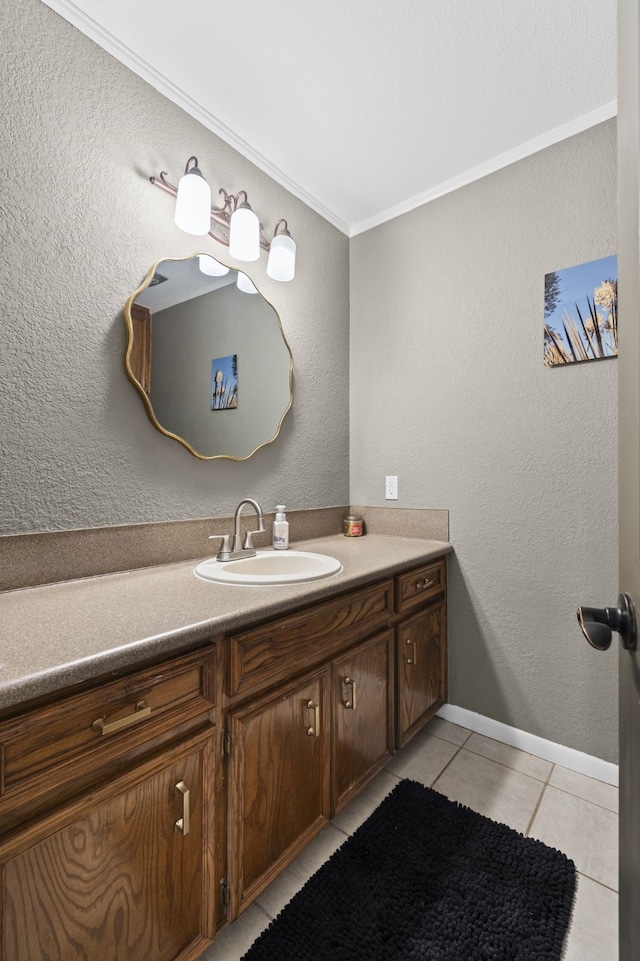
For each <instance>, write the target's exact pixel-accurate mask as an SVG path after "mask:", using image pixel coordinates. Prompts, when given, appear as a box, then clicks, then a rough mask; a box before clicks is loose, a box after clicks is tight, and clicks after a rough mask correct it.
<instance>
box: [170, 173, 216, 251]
mask: <svg viewBox="0 0 640 961" xmlns="http://www.w3.org/2000/svg"><path fill="white" fill-rule="evenodd" d="M175 220H176V224H177V226H178V227H179V228H180V230H184V232H185V233H187V234H194V235H195V236H196V237H202V236H204V235H205V234H208V233H209V231H210V230H211V187H210V186H209V184H208V183H207V181H206V180H205V179H204V177H203V176H202V174H201V173H200V172H198V173H194V171H193V170H190V171H189V172H188V173H186V174H184V176H182V177H181V178H180V182H179V184H178V196H177V197H176V213H175Z"/></svg>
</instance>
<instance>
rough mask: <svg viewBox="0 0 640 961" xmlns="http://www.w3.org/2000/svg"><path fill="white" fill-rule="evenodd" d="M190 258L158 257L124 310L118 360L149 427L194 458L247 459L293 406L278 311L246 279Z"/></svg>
mask: <svg viewBox="0 0 640 961" xmlns="http://www.w3.org/2000/svg"><path fill="white" fill-rule="evenodd" d="M199 257H204V258H208V259H209V260H211V258H210V256H209V255H207V254H193V255H192V256H190V257H183V258H165V259H163V260H159V261H158V262H157V263H155V264H154V265H153V267H152V268H151V269H150V270H149V272H148V274H147V276H146V277H145V279H144V282H143V283H142V284H141V286H140V287H139V288H138V289H137V290H136V291H135V293H133V294H132V295H131V297H129V299H128V300H127V303H126V305H125V308H124V318H125V323H126V327H127V335H128V337H127V348H126V352H125V358H124V366H125V370H126V372H127V376H128V377H129V380H130V381H131V382H132V384H133V385H134V387H135V388H136V389H137V391H138V393H139V394H140V396H141V398H142V400H143V402H144V405H145V409H146V411H147V414H148V415H149V419H150V420H151V423H152V424H153V426H154V427H155V428H156V429H157V430H159V431H160V432H161V433H162V434H165V435H166V436H167V437H171V438H172V439H173V440H176V441H178V443H179V444H182V446H183V447H186V449H187V450H188V451H189V452H190V453H191V454H193V456H194V457H198V458H199V459H200V460H217V459H218V458H227V459H228V460H236V461H240V460H247V459H248V458H249V457H251V456H252V455H253V454H255V453H256V451H257V450H259V449H260V448H261V447H265V446H266V445H267V444H271V443H273V441H274V440H275V439H276V438H277V437H278V435H279V433H280V428H281V427H282V422H283V420H284V418H285V415H286V414H287V412H288V411H289V410H290V408H291V405H292V403H293V357H292V355H291V350H290V348H289V345H288V343H287V340H286V338H285V335H284V331H283V329H282V323H281V320H280V317H279V315H278V313H277V311H276V310H275V308H274V307H273V305H272V304H270V303H269V302H268V301H267V300H266V299H265V298H264V297H263V296H262V295H261V294H260V293H259V291H257V290H256V289H255V287H253V285H252V284H251V281H250V280H249V281H248V286H249V288H250V289H253V290H254V291H255V293H245V292H243V291H242V290H240V289H239V287H238V284H237V280H238V276H239V277H240V281H241V282H242V281H245V286H247V284H246V280H248V278H246V275H244V274H242V273H240V272H239V271H235V270H230V271H229V273H228V274H226V275H225V276H224V277H212V276H209V275H207V274H204V273H203V272H202V271H201V270H200V268H199V260H198V258H199Z"/></svg>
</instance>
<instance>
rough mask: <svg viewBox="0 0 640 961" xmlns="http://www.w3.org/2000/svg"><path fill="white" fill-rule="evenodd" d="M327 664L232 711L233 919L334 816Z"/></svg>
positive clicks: (229, 722) (230, 827)
mask: <svg viewBox="0 0 640 961" xmlns="http://www.w3.org/2000/svg"><path fill="white" fill-rule="evenodd" d="M330 683H331V675H330V671H329V669H328V668H325V669H324V670H323V671H320V672H316V673H314V674H312V675H310V676H309V675H306V676H304V677H303V678H301V679H299V680H298V681H296V682H295V683H293V684H285V685H281V686H279V687H278V688H276V689H275V690H273V691H269V693H268V694H265V695H263V696H261V697H259V698H258V699H257V700H255V701H251V702H250V703H249V704H248V705H246V706H244V707H241V708H238V709H237V710H233V711H231V712H230V714H229V716H228V718H227V730H228V735H229V738H230V752H231V753H230V765H229V792H230V796H229V822H228V844H229V885H230V899H231V900H230V905H229V917H230V918H235V917H236V916H237V915H238V914H240V913H241V911H243V910H244V908H245V907H247V906H248V905H249V904H250V903H251V901H252V900H253V899H254V898H255V897H257V895H258V894H259V893H260V892H261V891H262V890H263V889H264V888H265V887H266V886H267V885H268V884H269V883H270V881H272V880H273V878H275V877H276V875H277V874H279V873H280V871H281V870H282V868H283V867H285V866H286V865H287V864H288V863H289V862H290V861H291V860H292V858H293V857H294V856H295V855H296V854H297V853H298V852H299V851H300V850H301V849H302V848H303V847H304V846H305V845H306V844H307V843H308V842H309V841H310V840H311V838H313V837H314V836H315V835H316V834H317V833H318V831H319V830H320V829H321V828H322V827H323V826H324V824H326V822H327V821H328V820H329V817H330V813H331V811H330V797H329V776H328V775H329V770H330V725H329V704H330V696H329V691H330Z"/></svg>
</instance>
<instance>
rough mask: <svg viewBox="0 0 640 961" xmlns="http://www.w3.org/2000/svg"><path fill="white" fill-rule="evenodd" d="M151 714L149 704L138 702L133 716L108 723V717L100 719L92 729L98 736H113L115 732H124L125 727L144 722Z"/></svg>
mask: <svg viewBox="0 0 640 961" xmlns="http://www.w3.org/2000/svg"><path fill="white" fill-rule="evenodd" d="M150 714H151V708H150V707H149V705H148V704H147V702H146V701H138V703H137V704H136V707H135V710H134V712H133V714H127V715H126V717H119V718H118V720H117V721H109V722H107V719H106V717H99V718H98V720H97V721H94V722H93V724H92V725H91V727H92V728H93V730H94V731H97V732H98V734H113V733H114V732H115V731H123V730H124V729H125V727H131V725H132V724H137V723H138V722H139V721H144V719H145V717H149V715H150Z"/></svg>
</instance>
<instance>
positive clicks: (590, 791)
mask: <svg viewBox="0 0 640 961" xmlns="http://www.w3.org/2000/svg"><path fill="white" fill-rule="evenodd" d="M549 784H553V786H554V787H557V788H559V789H560V790H561V791H566V792H567V793H568V794H575V795H576V796H577V797H581V798H584V799H585V801H592V802H593V803H594V804H599V805H600V807H603V808H608V809H609V810H610V811H615V812H616V814H617V813H618V793H619V792H618V788H617V787H614V786H613V785H612V784H605V782H604V781H597V780H596V779H595V778H592V777H587V776H586V775H585V774H577V773H576V772H575V771H570V770H569V769H568V768H566V767H560V766H559V765H556V766H555V767H554V769H553V772H552V774H551V777H550V779H549Z"/></svg>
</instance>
